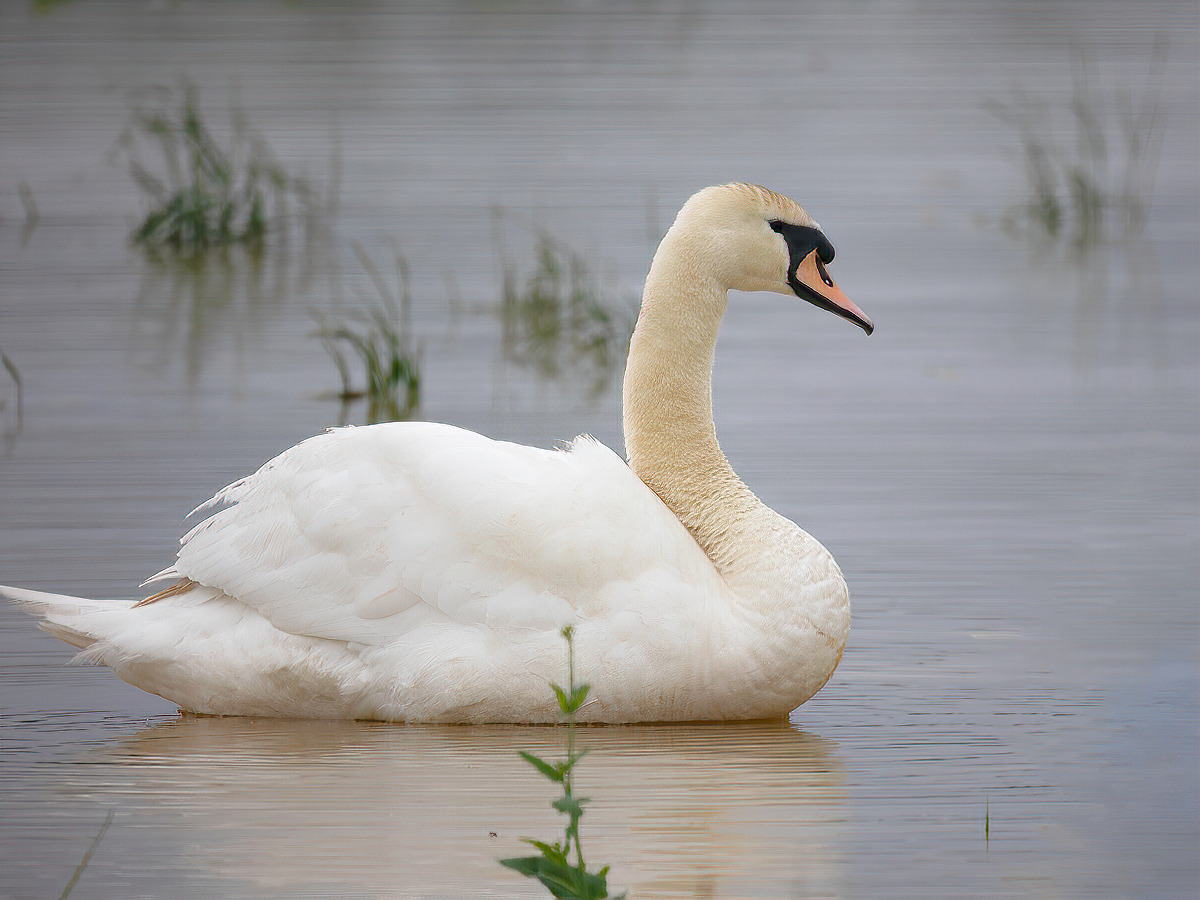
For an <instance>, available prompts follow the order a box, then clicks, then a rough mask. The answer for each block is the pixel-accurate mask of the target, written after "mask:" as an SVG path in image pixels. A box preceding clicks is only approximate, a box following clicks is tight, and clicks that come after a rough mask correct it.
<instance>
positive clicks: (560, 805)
mask: <svg viewBox="0 0 1200 900" xmlns="http://www.w3.org/2000/svg"><path fill="white" fill-rule="evenodd" d="M587 802H588V798H587V797H559V798H558V799H557V800H554V801H552V802H551V804H550V805H551V806H553V807H554V808H555V809H557V810H558V811H559V812H560V813H562V814H563V815H567V816H570V817H571V818H572V819H575V818H578V817H579V816H582V815H583V804H585V803H587Z"/></svg>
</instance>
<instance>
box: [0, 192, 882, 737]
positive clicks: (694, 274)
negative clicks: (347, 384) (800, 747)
mask: <svg viewBox="0 0 1200 900" xmlns="http://www.w3.org/2000/svg"><path fill="white" fill-rule="evenodd" d="M814 236H815V237H814ZM806 241H811V242H815V243H814V244H813V246H812V247H811V248H810V247H809V245H808V244H806V243H805V242H806ZM822 241H823V242H824V243H821V242H822ZM826 248H828V249H827V250H826ZM797 256H800V258H797ZM818 258H820V259H822V260H825V261H828V260H829V259H831V258H832V248H831V247H828V242H827V241H824V237H823V235H821V234H820V232H819V230H817V229H816V226H815V223H813V222H812V220H811V219H810V218H809V217H808V216H807V214H806V213H804V211H803V210H801V209H800V207H798V206H796V205H795V204H794V203H792V202H791V201H790V200H787V198H784V197H780V196H779V195H776V194H772V193H771V192H769V191H766V190H764V189H762V188H756V187H751V186H747V185H726V186H724V187H719V188H708V189H706V190H705V191H701V192H700V193H699V194H697V195H696V196H695V197H693V198H692V199H691V200H690V201H688V203H687V204H686V205H685V206H684V208H683V210H682V211H681V212H680V214H679V217H678V218H677V220H676V222H675V225H674V226H673V227H672V228H671V230H670V232H668V234H667V236H666V237H665V238H664V240H663V243H662V246H661V247H660V249H659V252H658V253H657V254H656V256H655V261H654V264H653V266H652V267H651V270H650V274H649V277H648V278H647V282H646V292H645V297H644V300H643V304H642V311H641V314H640V317H639V320H638V325H637V329H636V330H635V332H634V336H633V339H632V341H631V346H630V353H629V363H628V367H627V369H626V374H625V387H624V404H625V434H626V445H627V450H628V453H629V460H630V463H629V465H628V466H627V465H626V464H625V463H624V462H622V461H621V460H620V459H619V458H618V457H617V456H616V455H615V454H614V453H612V451H610V450H608V449H606V448H604V447H603V446H602V445H600V444H598V443H597V442H595V441H593V440H591V439H590V438H580V439H578V440H577V441H576V442H575V443H574V444H573V445H572V446H571V447H569V448H568V449H566V450H560V451H548V450H539V449H534V448H531V447H522V446H518V445H515V444H508V443H502V442H497V441H492V440H489V439H487V438H484V437H481V436H479V435H476V434H473V433H470V432H467V431H463V430H461V429H458V428H453V427H450V426H446V425H433V424H427V423H391V424H386V425H375V426H369V427H362V428H343V429H337V430H334V431H331V432H329V433H327V434H324V435H320V436H318V437H314V438H311V439H309V440H307V441H304V442H303V443H301V444H299V445H297V446H295V447H293V448H291V449H290V450H288V451H286V452H285V453H283V454H281V455H280V456H278V457H276V458H275V459H274V460H272V461H271V462H269V463H267V464H266V465H265V466H264V467H263V468H262V469H260V470H259V471H258V472H257V473H255V474H254V475H251V476H250V477H248V478H246V479H244V480H242V481H240V482H238V483H236V484H234V485H231V486H230V487H228V488H226V489H225V490H224V491H222V492H221V493H219V494H218V495H217V496H216V497H215V498H214V499H213V501H211V502H212V503H214V504H215V503H223V504H225V506H224V508H222V509H220V510H219V511H217V512H216V513H214V514H213V515H211V516H210V517H209V518H207V519H205V520H204V521H202V522H201V523H200V524H199V525H198V526H196V527H195V528H194V529H193V530H192V531H191V532H190V533H189V534H188V535H187V536H186V537H185V538H184V539H183V541H182V547H181V549H180V552H179V556H178V559H177V561H176V563H175V565H174V566H173V567H172V568H170V569H168V570H166V571H165V572H163V573H161V575H160V576H159V577H163V578H172V579H175V583H174V584H173V585H172V586H171V587H169V588H168V589H167V590H165V591H163V592H161V593H160V594H159V595H156V596H155V597H151V598H148V599H147V600H144V601H141V602H140V603H137V604H132V603H129V602H120V601H94V600H84V599H80V598H73V597H63V596H58V595H52V594H42V593H38V592H32V591H22V590H17V589H7V588H6V589H4V592H5V593H7V594H8V595H9V596H10V597H12V598H13V599H15V600H17V601H20V602H23V603H24V604H26V605H27V606H29V607H31V608H32V610H33V611H34V612H36V613H37V614H39V615H40V616H41V617H42V622H41V626H42V627H43V628H44V629H45V630H46V631H48V632H50V633H51V634H54V635H56V636H58V637H60V638H62V639H63V640H65V641H67V642H69V643H71V644H73V645H75V646H76V647H79V648H81V650H82V653H81V654H80V658H81V659H82V660H84V661H88V662H97V663H103V664H105V665H108V666H110V667H112V668H113V669H114V670H115V671H116V672H117V674H118V675H119V676H120V677H121V678H122V679H124V680H125V681H128V682H129V683H131V684H134V685H137V686H138V687H141V688H143V689H145V690H148V691H152V692H154V693H157V694H160V695H162V696H163V697H166V698H168V699H170V700H172V701H174V702H175V703H177V704H178V705H179V706H180V707H181V708H183V709H185V710H190V711H193V712H198V713H210V714H223V715H269V716H292V717H306V718H359V719H385V720H394V721H437V722H531V721H554V720H555V719H556V717H557V706H556V704H555V703H554V698H553V695H552V694H551V692H550V690H549V688H548V686H547V683H548V682H549V681H552V680H561V678H562V672H563V665H564V662H563V661H564V657H565V647H564V644H563V640H562V637H561V635H560V631H561V629H562V627H563V626H564V625H567V624H571V625H573V626H574V627H575V635H576V636H575V644H576V654H577V670H578V672H579V675H580V677H581V679H582V680H586V681H587V682H589V683H590V684H591V685H592V690H591V694H590V696H591V697H592V698H594V699H593V700H592V702H589V703H588V704H587V705H586V706H584V707H583V708H582V709H581V710H580V714H579V717H580V719H581V720H584V721H600V722H634V721H672V720H675V721H682V720H706V719H707V720H729V719H750V718H768V717H780V716H785V715H787V714H788V713H789V712H790V711H791V710H792V709H794V708H795V707H796V706H798V705H799V704H801V703H803V702H804V701H805V700H807V699H808V698H809V697H811V696H812V695H813V694H814V693H815V692H816V691H817V690H818V689H819V688H820V687H821V686H822V685H823V684H824V683H825V681H826V680H827V679H828V678H829V676H830V675H831V674H832V673H833V670H834V669H835V668H836V666H837V663H838V660H839V659H840V657H841V653H842V648H843V646H844V645H845V640H846V636H847V632H848V630H849V614H850V611H849V598H848V594H847V591H846V585H845V582H844V580H843V578H842V574H841V572H840V571H839V569H838V567H837V564H836V563H835V562H834V561H833V558H832V557H831V556H830V554H829V553H828V552H827V551H826V550H825V549H824V548H823V547H822V546H821V545H820V544H819V543H817V542H816V541H815V540H814V539H813V538H811V537H810V536H809V535H807V534H805V533H804V532H803V531H801V530H800V529H799V528H798V527H797V526H796V525H794V524H793V523H792V522H790V521H788V520H787V519H785V518H783V517H782V516H779V515H778V514H776V513H774V512H773V511H771V510H770V509H768V508H767V507H766V506H765V505H763V504H762V503H761V502H760V501H759V500H758V498H757V497H755V496H754V494H753V493H751V492H750V490H749V488H747V487H746V486H745V485H744V484H743V483H742V482H741V481H740V480H739V479H738V478H737V476H736V475H735V474H734V472H733V470H732V469H731V468H730V466H729V464H728V462H727V461H726V460H725V457H724V456H723V455H722V453H721V450H720V447H719V446H718V445H717V441H716V434H715V430H714V427H713V424H712V414H711V400H710V390H711V382H710V376H711V368H712V355H713V347H714V345H715V343H716V336H717V328H718V326H719V324H720V320H721V316H722V314H723V313H724V310H725V305H726V302H727V292H728V290H729V289H730V288H739V289H743V290H762V289H766V290H776V291H780V292H793V291H794V292H795V293H798V294H800V296H803V297H805V299H809V300H812V302H814V303H818V305H822V306H826V307H827V308H831V309H833V311H835V312H838V313H839V314H841V315H844V316H846V317H848V318H851V319H853V320H855V321H857V322H858V323H859V324H861V325H862V326H863V327H864V328H865V329H866V330H867V331H868V332H869V331H870V329H871V327H872V326H871V325H870V322H869V320H867V319H866V317H865V316H864V315H863V314H862V313H861V311H859V310H858V309H857V307H855V306H854V305H853V304H852V303H850V301H849V300H848V299H846V298H845V296H844V295H843V294H841V292H840V291H838V290H837V288H836V287H835V286H834V285H833V284H832V281H830V280H829V279H828V276H827V273H826V272H825V270H824V268H823V266H822V265H821V264H820V263H819V262H817V260H818ZM814 273H816V274H814ZM817 275H819V277H820V279H821V280H822V281H823V283H824V285H827V287H822V283H821V282H816V283H815V284H814V283H813V282H814V280H815V278H816V277H817ZM797 284H799V287H797ZM805 291H807V292H809V293H814V294H816V295H817V297H818V299H814V298H813V297H811V296H808V295H807V294H806V292H805ZM206 505H207V504H206Z"/></svg>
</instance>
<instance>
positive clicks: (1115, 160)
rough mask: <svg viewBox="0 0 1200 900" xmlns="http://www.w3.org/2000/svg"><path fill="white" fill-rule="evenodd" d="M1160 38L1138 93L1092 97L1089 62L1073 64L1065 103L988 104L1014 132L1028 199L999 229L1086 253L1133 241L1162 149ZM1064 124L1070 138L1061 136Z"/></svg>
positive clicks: (1019, 95) (1028, 98)
mask: <svg viewBox="0 0 1200 900" xmlns="http://www.w3.org/2000/svg"><path fill="white" fill-rule="evenodd" d="M1166 57H1167V43H1166V41H1165V39H1163V40H1160V41H1158V42H1157V43H1156V44H1155V47H1154V52H1153V57H1152V62H1151V67H1150V72H1149V74H1148V76H1147V78H1146V81H1145V86H1144V88H1143V89H1142V91H1141V92H1140V94H1135V91H1134V89H1133V88H1132V87H1130V86H1129V85H1128V84H1121V85H1120V86H1119V87H1117V88H1115V89H1114V90H1113V91H1112V92H1110V93H1098V92H1097V91H1096V89H1095V88H1094V87H1093V84H1094V81H1095V79H1094V77H1093V75H1092V72H1091V66H1090V64H1089V62H1088V59H1087V56H1086V54H1085V53H1084V52H1083V51H1078V52H1077V54H1076V57H1075V64H1074V78H1073V90H1072V95H1071V98H1070V100H1069V101H1067V102H1066V104H1065V106H1064V105H1056V104H1054V103H1051V102H1048V101H1046V100H1045V99H1044V98H1042V97H1040V96H1036V95H1033V94H1030V93H1028V92H1024V91H1018V92H1016V93H1015V95H1014V97H1013V99H1011V100H1009V101H1000V100H997V99H994V98H991V99H989V100H987V101H986V102H985V107H986V108H987V109H988V110H989V111H991V112H992V114H993V115H995V116H996V117H997V118H998V119H1000V120H1001V121H1002V122H1004V123H1005V124H1007V125H1009V126H1010V127H1012V128H1014V129H1015V130H1016V132H1017V134H1018V137H1019V140H1020V144H1021V156H1022V166H1023V170H1024V174H1025V181H1026V193H1027V199H1025V200H1024V201H1023V202H1021V203H1019V204H1016V205H1015V206H1013V207H1011V208H1010V209H1009V210H1008V211H1006V213H1005V215H1004V218H1003V224H1004V225H1005V227H1006V228H1007V229H1009V230H1010V231H1013V232H1017V233H1026V234H1036V235H1043V236H1046V237H1049V238H1052V239H1070V240H1071V241H1072V242H1073V243H1074V244H1075V245H1076V246H1077V247H1080V248H1086V247H1089V246H1092V245H1093V244H1095V243H1098V242H1100V241H1103V240H1105V239H1106V237H1108V236H1109V234H1110V233H1111V232H1112V231H1113V230H1114V229H1115V230H1116V231H1117V232H1118V233H1119V234H1120V235H1121V236H1124V237H1132V236H1137V235H1138V234H1140V233H1141V231H1142V230H1143V229H1144V227H1145V224H1146V219H1147V217H1148V214H1149V207H1150V198H1151V196H1152V194H1153V189H1154V177H1155V173H1156V170H1157V164H1158V152H1159V148H1160V146H1161V143H1162V130H1163V118H1162V116H1161V115H1160V111H1159V95H1160V93H1161V88H1162V82H1163V74H1164V69H1165V65H1166ZM1064 121H1065V122H1067V123H1069V126H1070V128H1069V134H1068V135H1067V137H1068V138H1069V139H1067V140H1064V139H1063V137H1062V136H1061V135H1060V133H1061V132H1062V131H1063V129H1062V128H1061V127H1060V123H1062V122H1064Z"/></svg>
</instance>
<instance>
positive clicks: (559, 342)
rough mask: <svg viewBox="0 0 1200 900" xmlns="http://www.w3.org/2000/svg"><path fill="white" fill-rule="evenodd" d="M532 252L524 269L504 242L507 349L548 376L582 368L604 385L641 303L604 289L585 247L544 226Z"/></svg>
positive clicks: (595, 386)
mask: <svg viewBox="0 0 1200 900" xmlns="http://www.w3.org/2000/svg"><path fill="white" fill-rule="evenodd" d="M534 257H535V262H534V266H533V269H532V271H530V272H528V273H526V274H524V275H522V274H521V273H519V272H518V270H517V268H516V267H515V266H514V265H513V263H512V261H511V260H510V259H509V258H508V256H507V255H506V254H505V253H504V252H503V249H501V265H502V268H503V294H502V298H501V308H500V313H501V318H502V324H503V329H504V330H503V338H502V340H503V348H504V354H505V356H506V357H507V358H509V359H511V360H512V361H514V362H516V363H518V364H519V365H524V366H529V367H531V368H533V369H534V370H535V371H537V372H538V373H539V374H541V375H543V376H546V377H550V378H557V377H559V376H560V375H562V374H564V373H565V372H567V371H575V372H579V373H580V374H582V375H584V376H585V377H590V379H591V390H592V393H599V392H600V391H601V390H603V389H604V387H605V385H606V384H607V383H608V381H609V379H610V377H611V375H612V373H613V371H614V370H615V369H616V368H618V367H619V366H620V364H621V363H623V362H624V359H625V351H626V349H627V348H628V346H629V336H630V334H631V333H632V332H633V325H634V322H635V321H636V315H637V313H636V304H635V303H633V302H632V300H630V299H629V298H625V297H619V296H616V295H614V294H613V293H612V292H609V291H605V290H603V289H602V288H601V286H600V284H599V282H598V280H597V278H596V277H595V276H594V275H593V274H592V272H591V270H590V268H589V267H588V265H587V264H586V263H585V261H584V259H583V257H582V256H581V255H580V254H579V253H577V252H576V251H575V250H573V249H571V248H570V247H568V246H567V245H565V244H563V243H562V242H560V241H557V240H555V239H554V238H553V237H551V236H550V235H548V234H546V233H544V232H543V233H542V234H540V235H538V238H537V242H536V244H535V246H534Z"/></svg>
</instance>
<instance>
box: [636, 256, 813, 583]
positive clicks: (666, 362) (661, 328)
mask: <svg viewBox="0 0 1200 900" xmlns="http://www.w3.org/2000/svg"><path fill="white" fill-rule="evenodd" d="M681 257H682V258H681ZM691 257H692V254H690V253H687V252H686V248H676V247H672V246H671V245H670V244H669V243H668V242H664V244H663V247H662V248H661V249H660V251H659V253H658V254H656V256H655V259H654V263H653V264H652V266H651V268H650V274H649V276H648V277H647V279H646V291H645V295H644V297H643V300H642V308H641V313H640V314H639V316H638V323H637V328H636V329H634V332H633V338H632V340H631V342H630V347H629V362H628V365H627V367H626V369H625V385H624V398H623V402H624V417H625V422H624V424H625V448H626V452H627V453H628V456H629V464H630V465H631V466H632V468H633V470H634V472H636V473H637V475H638V477H639V478H641V479H642V481H644V482H645V483H646V484H647V485H649V487H650V488H651V489H653V490H654V492H655V493H657V494H658V496H659V497H661V498H662V500H663V502H664V503H666V504H667V506H668V507H669V508H670V509H671V511H672V512H674V513H675V515H676V516H677V517H678V518H679V520H680V521H681V522H682V523H683V524H684V525H685V526H687V529H688V530H689V531H690V532H691V533H692V535H693V537H695V539H696V541H697V543H699V544H700V546H701V547H702V548H703V549H704V552H705V553H706V554H708V557H709V559H711V560H712V561H713V564H714V565H715V566H716V567H717V570H718V571H719V572H720V573H721V574H722V576H724V577H725V579H726V581H728V582H729V583H730V585H731V587H734V589H735V590H738V585H737V584H735V582H736V581H737V580H738V579H739V577H740V576H742V575H744V574H746V573H747V572H748V571H750V570H752V569H753V568H754V558H756V557H760V556H761V555H762V553H763V552H764V551H766V550H767V548H766V547H765V546H763V538H764V537H766V536H767V535H769V534H770V533H771V532H772V531H775V530H776V528H775V526H774V524H773V522H774V520H782V517H780V516H778V515H777V514H775V513H774V512H772V511H771V510H769V509H768V508H767V507H766V506H765V505H764V504H763V503H762V502H761V501H760V500H759V499H758V498H757V497H756V496H755V495H754V493H753V492H752V491H751V490H750V489H749V488H748V487H746V485H745V484H743V483H742V481H741V479H739V478H738V476H737V474H736V473H735V472H734V471H733V468H732V467H731V466H730V465H729V461H728V460H727V459H726V458H725V454H724V453H722V452H721V447H720V445H719V444H718V443H717V434H716V429H715V427H714V425H713V416H712V366H713V351H714V348H715V347H716V342H717V331H718V329H719V328H720V325H721V317H722V316H723V315H724V312H725V306H726V304H727V302H728V290H727V289H726V288H725V286H724V285H722V284H721V283H720V282H719V281H718V280H717V279H716V278H715V277H713V276H712V275H711V274H708V273H707V272H706V268H707V267H706V266H705V265H704V263H703V260H702V259H700V258H699V257H698V254H697V258H695V259H693V258H691ZM689 263H697V264H695V265H691V264H689ZM782 521H785V522H786V520H782ZM787 524H788V525H791V523H790V522H788V523H787ZM791 527H792V528H795V526H794V525H792V526H791ZM796 530H797V531H798V530H799V529H796ZM764 532H765V533H766V534H764ZM739 592H740V591H739Z"/></svg>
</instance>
